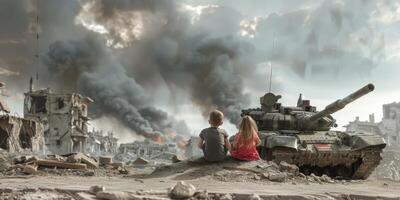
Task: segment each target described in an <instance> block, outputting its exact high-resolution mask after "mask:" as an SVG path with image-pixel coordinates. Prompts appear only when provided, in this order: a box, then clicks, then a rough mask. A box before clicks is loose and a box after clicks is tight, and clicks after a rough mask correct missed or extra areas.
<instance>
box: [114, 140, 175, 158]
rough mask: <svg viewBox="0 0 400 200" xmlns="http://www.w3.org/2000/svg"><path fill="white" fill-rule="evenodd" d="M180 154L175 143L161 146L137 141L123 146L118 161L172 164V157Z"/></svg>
mask: <svg viewBox="0 0 400 200" xmlns="http://www.w3.org/2000/svg"><path fill="white" fill-rule="evenodd" d="M177 153H178V148H177V145H176V144H175V143H168V144H160V143H156V142H153V141H149V140H146V141H143V142H142V141H135V142H133V143H127V144H121V145H120V146H119V150H118V155H116V159H117V160H120V161H125V162H126V161H132V160H135V159H137V158H144V159H149V160H152V161H159V162H172V157H173V156H175V155H176V154H177Z"/></svg>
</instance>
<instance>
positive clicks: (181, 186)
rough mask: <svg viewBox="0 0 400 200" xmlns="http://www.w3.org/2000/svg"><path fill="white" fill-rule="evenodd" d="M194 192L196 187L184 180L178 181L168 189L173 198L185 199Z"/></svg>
mask: <svg viewBox="0 0 400 200" xmlns="http://www.w3.org/2000/svg"><path fill="white" fill-rule="evenodd" d="M195 192H196V188H195V187H194V186H193V185H192V184H190V183H186V182H184V181H179V182H178V183H177V184H176V185H175V186H174V187H173V188H172V190H171V191H170V193H169V195H170V197H172V198H175V199H187V198H190V197H193V196H194V194H195Z"/></svg>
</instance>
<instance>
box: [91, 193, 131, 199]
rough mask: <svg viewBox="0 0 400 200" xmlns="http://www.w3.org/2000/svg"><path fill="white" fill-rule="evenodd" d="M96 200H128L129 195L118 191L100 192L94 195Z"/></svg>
mask: <svg viewBox="0 0 400 200" xmlns="http://www.w3.org/2000/svg"><path fill="white" fill-rule="evenodd" d="M96 198H97V199H104V200H130V199H132V198H131V195H130V194H129V193H127V192H119V191H101V192H98V193H97V194H96Z"/></svg>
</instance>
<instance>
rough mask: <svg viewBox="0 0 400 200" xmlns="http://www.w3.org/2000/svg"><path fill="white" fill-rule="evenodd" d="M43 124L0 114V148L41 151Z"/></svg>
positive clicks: (43, 144) (12, 151)
mask: <svg viewBox="0 0 400 200" xmlns="http://www.w3.org/2000/svg"><path fill="white" fill-rule="evenodd" d="M43 130H44V126H43V124H42V123H40V122H39V121H37V120H34V119H24V118H19V117H15V116H9V115H3V116H0V148H1V149H3V150H6V151H8V152H10V153H14V152H22V151H23V150H29V151H32V152H40V153H43V152H44V149H45V138H44V131H43Z"/></svg>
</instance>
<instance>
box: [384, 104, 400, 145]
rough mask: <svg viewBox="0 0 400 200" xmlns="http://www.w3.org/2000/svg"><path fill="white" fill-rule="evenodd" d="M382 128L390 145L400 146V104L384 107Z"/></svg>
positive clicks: (385, 105)
mask: <svg viewBox="0 0 400 200" xmlns="http://www.w3.org/2000/svg"><path fill="white" fill-rule="evenodd" d="M380 127H381V130H382V133H383V136H384V137H385V139H386V142H387V143H388V144H389V145H391V146H400V102H399V103H390V104H384V105H383V118H382V122H381V125H380Z"/></svg>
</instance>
